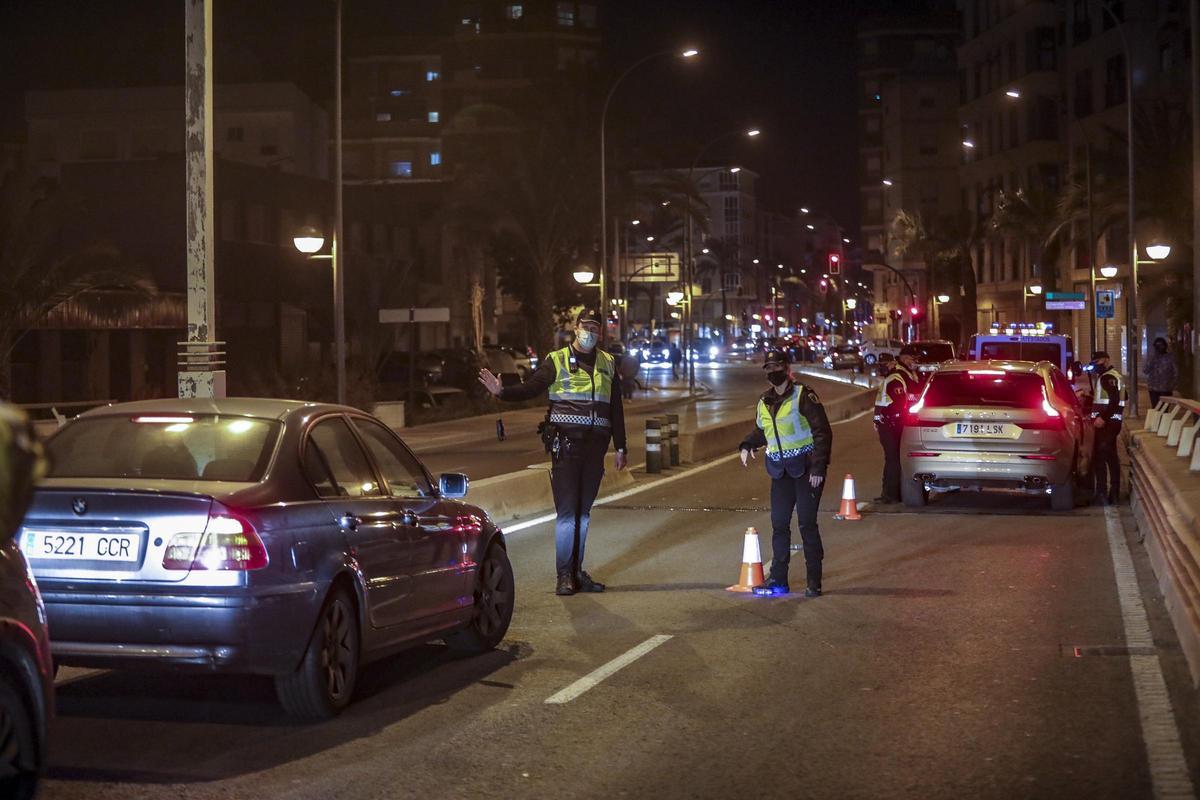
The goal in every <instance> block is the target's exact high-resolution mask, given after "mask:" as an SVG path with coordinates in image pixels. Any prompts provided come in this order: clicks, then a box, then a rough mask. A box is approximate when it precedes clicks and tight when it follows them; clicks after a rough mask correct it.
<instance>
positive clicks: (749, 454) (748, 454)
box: [742, 447, 758, 467]
mask: <svg viewBox="0 0 1200 800" xmlns="http://www.w3.org/2000/svg"><path fill="white" fill-rule="evenodd" d="M752 458H758V456H756V455H755V454H754V450H752V449H751V448H749V447H743V448H742V466H743V467H748V466H750V459H752Z"/></svg>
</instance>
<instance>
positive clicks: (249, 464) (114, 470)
mask: <svg viewBox="0 0 1200 800" xmlns="http://www.w3.org/2000/svg"><path fill="white" fill-rule="evenodd" d="M279 429H280V424H279V423H278V422H277V421H275V420H266V419H251V418H248V417H234V416H221V415H216V414H208V415H205V414H193V415H182V414H144V415H141V416H134V417H126V416H104V417H84V418H82V419H78V420H75V421H74V422H72V423H71V424H70V425H68V426H66V427H65V428H63V429H62V431H60V432H59V433H58V435H56V436H55V437H54V438H52V439H51V440H50V441H49V442H48V443H47V445H46V449H47V452H48V453H49V456H50V463H51V468H50V477H52V478H158V479H166V480H190V481H196V480H199V481H237V482H254V481H258V480H260V479H261V478H262V475H263V472H264V471H265V470H266V468H267V463H268V462H269V461H270V458H271V453H272V451H273V450H274V449H275V440H276V439H277V438H278V436H279Z"/></svg>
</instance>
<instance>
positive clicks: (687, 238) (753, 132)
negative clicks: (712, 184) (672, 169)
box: [683, 128, 762, 394]
mask: <svg viewBox="0 0 1200 800" xmlns="http://www.w3.org/2000/svg"><path fill="white" fill-rule="evenodd" d="M761 133H762V132H761V131H760V130H759V129H758V128H749V129H747V130H742V129H738V130H732V131H726V132H725V133H723V134H721V135H720V136H716V137H714V138H712V139H710V140H709V141H707V142H705V143H704V145H703V146H702V147H701V148H700V150H699V152H697V153H696V157H695V158H693V159H692V163H691V165H690V166H689V167H688V182H687V185H688V189H689V190H691V189H694V188H695V186H696V177H695V175H696V167H698V166H699V165H700V160H701V159H702V158H704V154H705V153H707V152H708V150H709V148H711V147H712V146H713V145H715V144H718V143H720V142H723V141H725V140H726V139H732V138H733V137H735V136H745V137H746V138H748V139H754V138H756V137H758V136H759V135H760V134H761ZM738 169H739V170H740V169H741V168H740V167H739V168H738ZM684 223H685V224H686V225H687V228H686V230H685V231H684V265H683V273H684V276H683V277H684V281H685V282H684V288H685V289H686V291H687V297H688V300H689V302H688V304H687V308H685V309H684V311H685V312H686V313H685V317H686V323H687V324H686V325H685V327H684V334H685V341H690V338H691V326H692V320H691V313H692V304H691V302H690V300H691V297H692V274H693V272H694V270H695V264H694V263H693V256H692V202H691V200H690V199H689V200H688V201H687V209H686V211H685V212H684ZM688 353H689V351H688V350H685V351H684V354H685V356H687V358H688V393H689V394H690V393H692V392H694V391H695V390H696V368H695V365H694V363H693V361H692V359H691V357H690V356H689V355H688Z"/></svg>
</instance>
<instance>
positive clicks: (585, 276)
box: [571, 267, 596, 284]
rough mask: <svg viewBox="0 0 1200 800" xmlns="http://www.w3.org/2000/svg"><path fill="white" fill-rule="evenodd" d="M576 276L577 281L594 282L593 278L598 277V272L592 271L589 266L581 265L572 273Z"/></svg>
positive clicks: (583, 282) (582, 282)
mask: <svg viewBox="0 0 1200 800" xmlns="http://www.w3.org/2000/svg"><path fill="white" fill-rule="evenodd" d="M571 275H572V277H574V278H575V282H576V283H581V284H588V283H591V282H592V278H594V277H596V273H594V272H592V270H591V269H589V268H588V267H580V268H579V269H577V270H575V271H574V272H573V273H571Z"/></svg>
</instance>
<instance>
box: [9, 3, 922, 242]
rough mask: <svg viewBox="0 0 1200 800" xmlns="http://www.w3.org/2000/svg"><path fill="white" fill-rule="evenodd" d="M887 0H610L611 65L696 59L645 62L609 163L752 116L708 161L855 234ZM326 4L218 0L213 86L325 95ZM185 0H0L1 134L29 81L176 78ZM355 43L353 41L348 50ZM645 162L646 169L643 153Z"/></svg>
mask: <svg viewBox="0 0 1200 800" xmlns="http://www.w3.org/2000/svg"><path fill="white" fill-rule="evenodd" d="M900 5H901V3H899V2H895V0H893V2H888V1H887V0H609V2H608V4H607V8H608V12H607V19H608V25H607V28H606V31H605V34H606V38H605V43H606V54H605V58H606V65H607V67H608V69H609V70H610V71H611V72H612V73H613V74H615V73H616V72H617V71H619V70H620V69H622V68H623V67H624V66H625V65H627V64H629V63H631V62H632V61H634V60H636V59H637V58H639V57H641V56H642V55H644V54H647V53H650V52H654V51H655V50H662V49H667V48H673V47H678V46H683V45H691V46H695V47H697V48H699V49H701V50H702V51H703V55H702V59H701V61H700V62H697V63H691V64H682V63H672V62H670V61H669V60H666V59H664V60H663V61H661V62H656V63H653V64H651V65H647V66H646V67H645V68H644V69H643V70H642V71H640V72H639V73H638V74H637V76H636V78H631V79H630V80H629V81H628V82H627V83H626V84H625V85H624V86H623V88H622V90H621V92H620V94H619V95H618V96H617V98H616V99H615V100H614V104H613V111H612V122H611V123H610V124H611V125H612V126H613V127H612V128H611V130H612V132H613V133H612V135H611V139H612V143H613V147H614V151H618V152H615V153H614V161H615V162H616V163H626V164H630V165H635V166H657V165H658V164H659V163H666V162H667V161H673V162H675V163H676V164H677V165H686V164H687V163H689V162H690V161H691V159H692V157H694V155H695V153H696V151H697V148H698V146H699V145H700V144H701V143H702V142H704V141H707V140H708V139H711V138H713V137H714V136H716V135H718V134H721V133H723V132H725V131H727V130H732V129H734V128H740V127H743V126H745V125H749V124H754V125H758V126H760V127H761V128H762V130H763V137H762V139H761V140H760V141H759V142H756V143H753V144H749V145H747V144H742V143H737V142H734V143H731V144H730V145H729V146H728V147H726V148H724V149H721V148H718V149H717V150H715V151H714V153H713V155H714V158H715V159H717V160H724V161H727V162H729V163H734V162H736V163H740V164H745V165H746V166H748V167H750V168H752V169H755V170H756V171H758V172H760V173H761V174H762V176H763V180H762V183H761V185H760V198H761V200H762V202H763V204H764V206H766V207H768V208H772V209H775V210H779V211H784V212H788V211H790V210H792V209H794V208H795V207H796V206H798V205H800V204H802V203H803V204H807V205H810V206H812V207H814V208H820V209H822V210H825V211H827V212H829V213H831V214H832V215H833V216H834V217H835V218H836V219H838V220H839V221H842V223H843V224H844V225H846V226H847V227H849V228H851V229H853V228H854V227H855V221H856V220H857V216H858V188H857V178H856V171H855V163H856V143H855V125H854V121H855V93H854V85H855V81H854V32H855V26H856V23H857V20H858V19H860V18H862V17H863V16H868V15H870V14H873V13H878V12H879V11H882V10H885V9H886V10H890V11H896V10H898V9H897V7H898V6H900ZM331 6H332V4H331V3H329V2H328V0H287V1H286V2H285V0H256V1H255V2H245V0H237V2H233V1H232V0H217V5H216V6H215V12H214V39H215V41H216V54H215V57H216V66H215V70H216V73H217V79H218V80H219V81H251V80H292V81H295V82H296V83H298V84H300V85H301V86H302V87H303V88H304V89H305V90H306V91H307V92H309V93H310V94H311V95H312V96H313V97H314V99H315V100H317V101H318V102H321V103H322V104H326V103H328V101H329V97H330V95H331V86H332V80H331V78H330V75H329V72H330V70H329V67H328V62H329V61H331V60H332V42H331V39H332V37H331V32H332V21H331V20H332V16H331V13H330V9H331ZM345 7H346V26H347V33H348V38H350V39H353V37H354V36H355V35H356V34H371V33H379V32H381V31H384V30H387V29H392V30H394V31H395V32H397V33H409V32H423V31H420V30H419V28H418V26H419V25H421V24H427V23H422V22H421V20H422V18H423V17H425V18H426V19H427V16H426V15H423V14H421V13H420V12H419V8H423V7H428V4H427V3H418V2H407V1H406V0H391V1H390V2H388V1H386V0H346V3H345ZM183 8H184V4H183V0H89V2H86V3H81V2H78V1H77V0H0V108H3V109H4V112H3V116H2V117H0V136H3V137H4V138H6V139H13V138H19V137H20V134H21V130H22V127H23V123H22V119H21V114H20V113H17V112H16V109H19V108H20V107H21V105H20V103H21V96H22V94H23V92H24V91H25V90H27V89H30V88H69V87H95V86H121V85H126V86H133V85H148V84H168V83H179V82H180V81H181V80H182V69H183V66H182V60H183V32H182V28H183ZM351 47H352V44H350V45H348V47H347V49H348V51H349V50H350V48H351ZM639 162H640V163H639Z"/></svg>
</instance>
